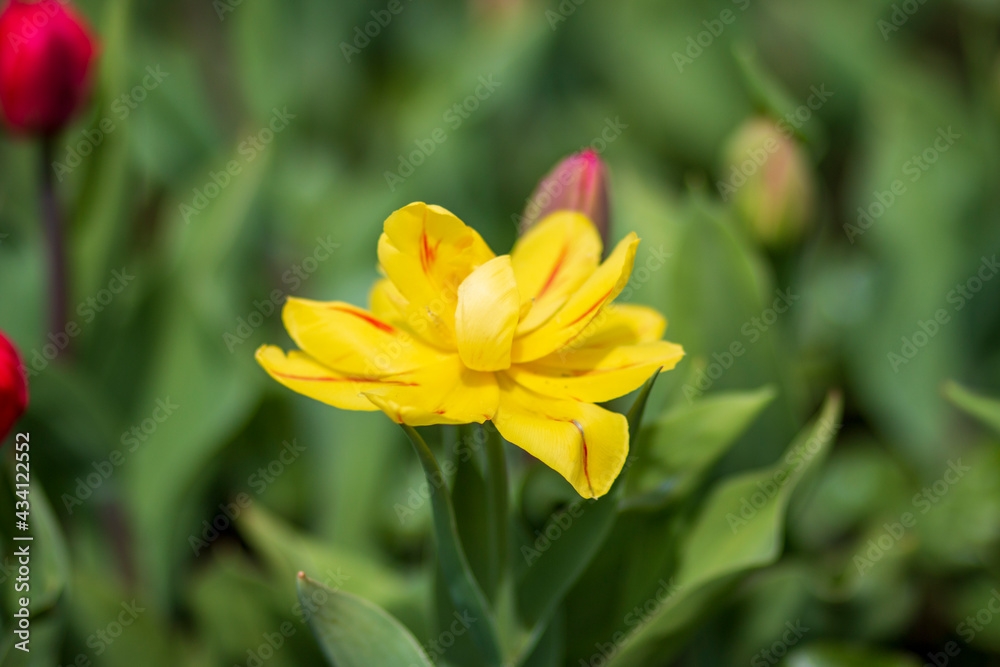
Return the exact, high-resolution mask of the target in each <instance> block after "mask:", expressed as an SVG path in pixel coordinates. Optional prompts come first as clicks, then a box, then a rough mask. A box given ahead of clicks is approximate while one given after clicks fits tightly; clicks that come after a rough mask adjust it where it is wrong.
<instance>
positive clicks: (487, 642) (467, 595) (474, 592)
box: [373, 424, 503, 666]
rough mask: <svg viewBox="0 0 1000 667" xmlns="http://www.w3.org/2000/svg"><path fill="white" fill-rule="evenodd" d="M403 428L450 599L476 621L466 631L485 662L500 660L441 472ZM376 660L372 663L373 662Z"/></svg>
mask: <svg viewBox="0 0 1000 667" xmlns="http://www.w3.org/2000/svg"><path fill="white" fill-rule="evenodd" d="M402 426H403V430H404V431H406V435H407V436H409V438H410V442H411V443H413V449H414V451H416V453H417V457H418V458H419V459H420V464H421V465H422V466H423V468H424V475H425V476H426V477H427V483H428V485H429V488H430V489H432V491H431V509H432V512H433V516H434V536H435V538H436V540H437V548H438V559H439V561H440V565H441V571H442V572H443V574H444V577H445V580H446V582H447V584H448V592H449V593H450V594H451V599H452V602H453V603H454V604H455V607H456V609H457V610H458V611H460V612H465V611H468V612H469V613H470V614H471V615H472V616H473V617H475V618H476V619H478V620H477V622H475V623H473V624H472V625H471V626H470V627H469V634H470V635H472V638H473V639H474V640H475V641H476V644H477V645H478V646H479V650H480V651H482V654H483V660H484V661H485V664H487V665H491V666H499V665H501V664H503V657H502V655H503V651H502V650H501V647H500V639H499V635H498V633H497V629H496V620H495V619H494V615H493V610H492V609H491V608H490V606H489V603H488V602H487V601H486V596H485V595H483V591H482V589H481V588H480V587H479V584H478V582H477V581H476V577H475V575H474V574H473V573H472V569H471V568H470V567H469V561H468V560H467V559H466V557H465V551H464V550H463V549H462V542H461V540H460V538H459V536H458V526H457V524H456V521H455V508H454V507H453V505H452V503H451V496H450V495H449V493H448V489H447V488H446V485H445V483H444V474H443V473H442V472H441V467H440V466H439V465H438V462H437V459H435V458H434V454H433V453H432V452H431V450H430V448H429V447H428V446H427V443H426V442H424V439H423V438H422V437H420V434H419V433H417V431H416V430H415V429H414V428H413V427H412V426H408V425H406V424H403V425H402ZM373 664H376V663H373Z"/></svg>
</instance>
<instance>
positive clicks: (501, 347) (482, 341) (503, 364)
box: [455, 255, 521, 371]
mask: <svg viewBox="0 0 1000 667" xmlns="http://www.w3.org/2000/svg"><path fill="white" fill-rule="evenodd" d="M520 306H521V300H520V297H519V295H518V291H517V283H516V282H515V280H514V270H513V269H512V268H511V265H510V257H509V256H507V255H502V256H500V257H497V258H495V259H491V260H490V261H488V262H486V263H485V264H482V265H480V266H479V267H477V268H476V270H475V271H473V272H472V273H470V274H469V277H468V278H466V279H465V282H463V283H462V286H461V287H459V288H458V308H457V310H456V311H455V341H456V343H457V344H458V354H459V356H460V357H461V358H462V361H463V362H464V363H465V365H466V366H468V367H469V368H471V369H473V370H477V371H498V370H503V369H504V368H510V346H511V343H513V341H514V328H515V327H516V326H517V318H518V312H519V311H520Z"/></svg>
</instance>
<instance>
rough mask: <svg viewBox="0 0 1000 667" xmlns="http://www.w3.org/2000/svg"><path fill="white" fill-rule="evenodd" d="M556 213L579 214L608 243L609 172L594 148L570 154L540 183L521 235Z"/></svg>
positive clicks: (525, 212) (527, 209) (525, 216)
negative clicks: (593, 226)
mask: <svg viewBox="0 0 1000 667" xmlns="http://www.w3.org/2000/svg"><path fill="white" fill-rule="evenodd" d="M556 211H577V212H579V213H583V214H584V215H586V216H587V217H588V218H590V220H591V221H592V222H593V223H594V225H595V226H596V227H597V229H598V231H599V232H600V233H601V238H603V239H604V241H605V243H607V240H608V226H609V212H608V169H607V166H606V165H605V164H604V162H603V161H602V160H601V158H600V157H599V156H598V155H597V153H595V152H594V151H593V150H591V149H589V148H588V149H587V150H584V151H581V152H579V153H575V154H573V155H570V156H569V157H568V158H566V159H564V160H563V161H562V162H560V163H559V164H557V165H556V167H555V169H553V170H552V171H550V172H549V173H548V175H547V176H546V177H545V178H543V179H542V180H541V182H540V183H539V184H538V187H537V188H535V192H534V194H532V195H531V198H530V199H529V200H528V205H527V207H526V208H525V210H524V215H523V216H522V217H521V233H522V234H523V233H524V232H526V231H527V230H528V229H530V228H531V227H532V226H533V225H534V224H535V223H537V222H538V221H539V220H542V219H543V218H545V217H546V216H548V215H549V214H550V213H555V212H556Z"/></svg>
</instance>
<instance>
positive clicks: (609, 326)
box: [569, 303, 667, 349]
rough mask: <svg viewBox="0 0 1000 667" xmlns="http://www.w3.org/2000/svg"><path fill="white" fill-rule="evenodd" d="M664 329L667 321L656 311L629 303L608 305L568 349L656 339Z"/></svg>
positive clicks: (644, 341) (609, 345)
mask: <svg viewBox="0 0 1000 667" xmlns="http://www.w3.org/2000/svg"><path fill="white" fill-rule="evenodd" d="M666 328H667V321H666V320H665V319H664V318H663V315H661V314H660V313H659V312H658V311H656V310H655V309H653V308H650V307H648V306H637V305H634V304H630V303H612V304H609V305H608V306H607V307H606V308H604V309H603V310H602V311H601V314H600V315H598V316H597V317H595V318H594V319H593V320H592V321H591V323H590V325H589V326H588V327H587V328H586V329H584V330H583V331H582V332H581V333H580V335H579V336H577V337H576V338H574V339H573V342H572V343H570V345H569V347H570V348H571V349H580V348H583V347H616V346H618V345H635V344H637V343H651V342H653V341H657V340H660V338H662V337H663V332H664V331H665V330H666Z"/></svg>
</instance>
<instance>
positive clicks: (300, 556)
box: [236, 505, 430, 627]
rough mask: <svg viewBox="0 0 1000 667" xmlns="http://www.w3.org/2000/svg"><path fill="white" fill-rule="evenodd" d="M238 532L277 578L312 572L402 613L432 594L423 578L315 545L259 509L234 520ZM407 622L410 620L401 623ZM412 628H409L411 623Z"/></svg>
mask: <svg viewBox="0 0 1000 667" xmlns="http://www.w3.org/2000/svg"><path fill="white" fill-rule="evenodd" d="M236 526H237V528H238V529H239V532H240V534H241V535H242V536H243V537H244V539H246V541H247V542H248V543H249V544H250V546H252V547H253V548H254V549H255V551H257V552H258V553H259V554H260V555H261V556H262V557H263V559H264V560H265V561H266V562H267V563H268V564H269V565H270V566H271V568H272V569H273V570H274V572H275V573H276V575H277V577H278V579H279V580H284V581H289V580H290V577H291V576H293V575H294V574H295V573H297V572H301V571H307V572H312V573H313V575H314V576H317V577H321V578H323V580H324V581H325V582H329V584H330V585H333V584H334V583H335V585H336V586H337V588H340V589H343V590H344V591H346V592H348V593H353V594H354V595H359V596H361V597H364V598H365V599H368V600H372V601H373V602H374V603H375V604H378V605H379V606H382V607H388V608H390V609H392V610H393V611H394V613H396V614H402V613H404V612H403V611H402V610H403V609H404V608H405V607H407V606H411V607H412V606H413V601H414V600H416V599H424V598H426V597H427V596H428V595H429V594H430V589H429V586H428V583H429V582H428V580H427V578H426V577H421V578H416V577H406V576H403V575H401V574H399V573H397V572H396V571H395V570H393V569H392V568H390V567H387V566H384V565H382V564H381V563H380V562H378V559H375V558H372V557H371V556H368V555H366V554H360V553H357V552H353V551H347V550H344V549H341V548H339V547H337V546H335V545H331V544H327V543H323V542H319V541H317V540H315V539H313V538H311V537H309V536H306V535H303V534H302V533H300V532H298V531H296V530H295V529H293V528H292V527H291V526H289V525H288V524H286V523H284V522H283V521H281V519H279V518H278V517H276V516H274V515H272V514H271V513H270V512H267V511H266V510H264V509H262V508H261V507H260V506H259V505H252V506H250V507H249V508H247V509H246V510H245V511H244V513H243V514H241V515H240V516H239V517H238V518H237V520H236ZM404 620H409V619H404ZM411 627H413V626H412V625H411Z"/></svg>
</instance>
